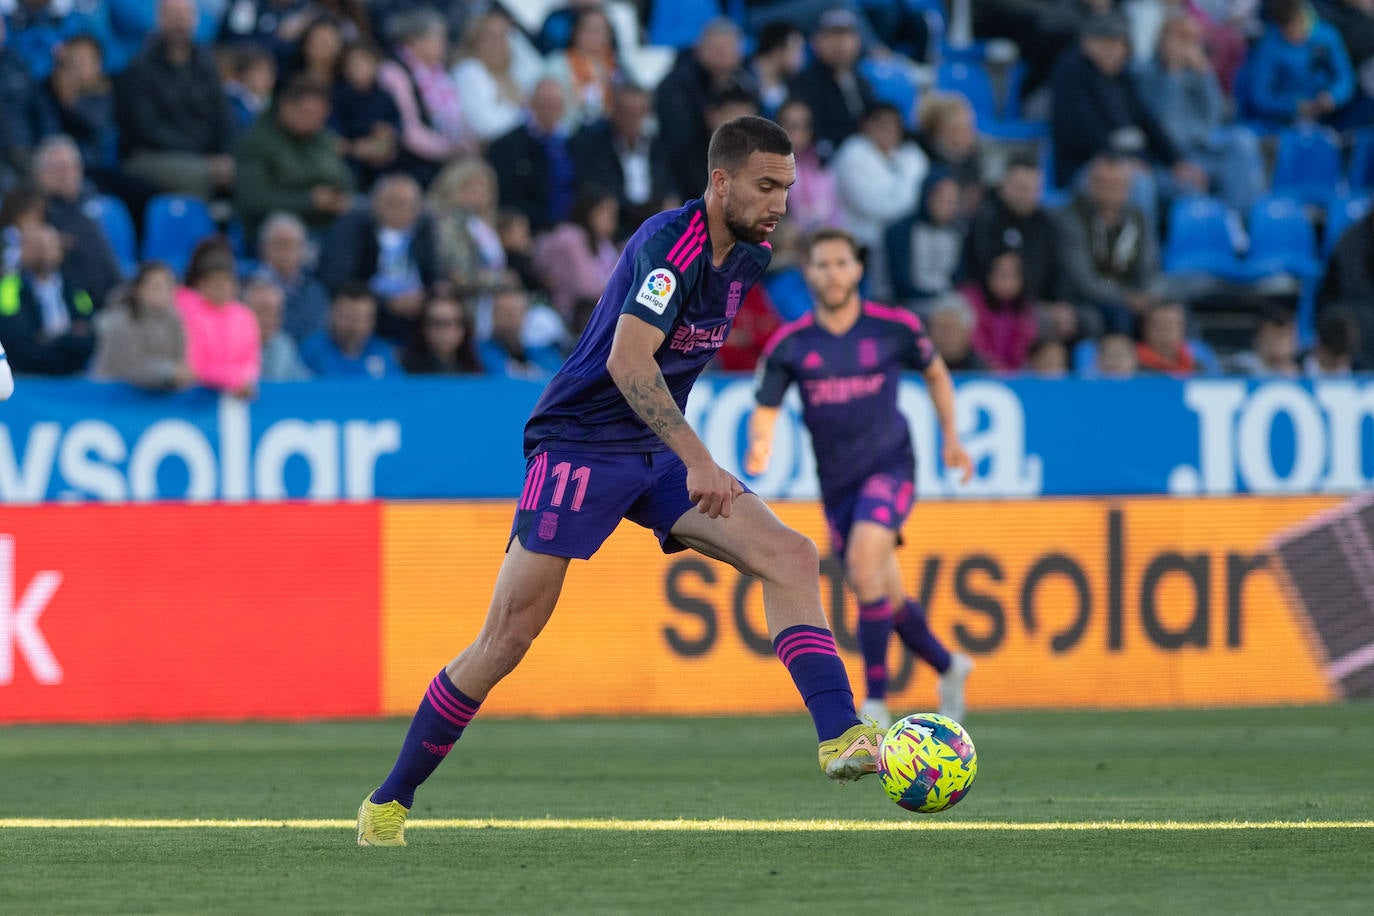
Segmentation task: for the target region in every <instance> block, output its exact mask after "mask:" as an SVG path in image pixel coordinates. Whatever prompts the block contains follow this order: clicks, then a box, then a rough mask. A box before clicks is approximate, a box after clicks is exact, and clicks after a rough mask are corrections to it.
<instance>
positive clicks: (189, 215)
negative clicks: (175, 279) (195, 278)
mask: <svg viewBox="0 0 1374 916" xmlns="http://www.w3.org/2000/svg"><path fill="white" fill-rule="evenodd" d="M216 231H218V230H216V228H215V221H214V220H213V219H211V218H210V211H209V210H208V209H206V207H205V204H204V203H203V202H202V201H200V200H198V199H196V198H194V197H183V196H181V195H177V194H159V195H157V196H156V197H154V198H153V199H152V200H150V201H148V212H147V214H146V216H145V217H144V220H143V260H145V261H166V262H167V263H168V264H169V265H171V267H172V270H174V271H176V273H177V276H181V275H182V274H183V273H184V272H185V270H186V264H187V262H188V261H189V260H190V259H191V252H192V251H193V250H195V247H196V245H198V244H200V242H201V240H202V239H205V238H208V237H209V236H212V235H214V234H215V233H216Z"/></svg>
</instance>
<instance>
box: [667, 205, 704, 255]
mask: <svg viewBox="0 0 1374 916" xmlns="http://www.w3.org/2000/svg"><path fill="white" fill-rule="evenodd" d="M702 238H705V230H704V228H703V227H702V225H701V211H700V210H698V211H696V212H695V213H693V214H692V218H691V220H689V221H688V223H687V229H686V231H684V232H683V233H682V235H681V237H679V238H678V240H677V244H676V245H674V246H673V247H672V250H671V251H669V252H668V257H667V260H668V261H669V262H670V263H676V262H677V260H678V259H679V258H681V257H682V256H683V254H685V253H686V252H687V251H688V250H690V248H691V246H692V245H693V244H695V243H696V242H697V241H698V240H699V239H702Z"/></svg>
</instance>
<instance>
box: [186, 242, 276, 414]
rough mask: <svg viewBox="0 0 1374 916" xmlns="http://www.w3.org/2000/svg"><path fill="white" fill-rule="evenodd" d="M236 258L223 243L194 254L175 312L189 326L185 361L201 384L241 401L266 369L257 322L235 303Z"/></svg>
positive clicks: (206, 245) (204, 246)
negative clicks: (236, 397)
mask: <svg viewBox="0 0 1374 916" xmlns="http://www.w3.org/2000/svg"><path fill="white" fill-rule="evenodd" d="M238 292H239V281H238V276H237V273H236V271H235V266H234V253H233V251H232V250H231V249H230V247H229V243H228V242H227V241H225V240H224V239H222V238H211V239H206V240H205V241H203V242H201V243H200V244H199V245H197V246H196V250H195V251H194V252H193V253H192V254H191V264H190V266H189V267H187V268H186V285H185V286H183V287H182V288H181V289H179V290H177V311H178V312H180V313H181V321H182V324H184V325H185V326H186V360H187V362H188V363H189V364H190V366H191V374H192V375H193V376H195V380H196V382H197V383H199V384H201V385H205V386H206V387H208V388H215V389H218V390H220V391H227V392H229V393H230V394H234V395H238V396H239V397H245V398H246V397H252V396H253V395H254V394H255V393H256V392H257V387H258V374H259V372H260V371H261V369H262V347H261V345H260V344H259V339H258V320H257V318H255V317H254V316H253V312H252V311H251V310H250V309H249V308H248V306H246V305H244V304H243V303H241V302H238V301H237V298H238Z"/></svg>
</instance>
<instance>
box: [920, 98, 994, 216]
mask: <svg viewBox="0 0 1374 916" xmlns="http://www.w3.org/2000/svg"><path fill="white" fill-rule="evenodd" d="M916 140H917V142H919V143H920V144H921V148H922V149H923V150H925V154H926V156H927V157H928V158H929V159H930V164H931V166H933V167H934V166H938V167H943V168H944V170H945V171H946V172H948V173H949V174H950V175H952V176H954V179H955V180H956V181H957V182H959V208H958V214H959V217H960V220H961V221H964V220H968V219H970V218H971V217H972V216H973V214H974V213H975V212H977V210H978V205H979V204H981V203H982V202H983V172H982V166H981V165H980V163H979V153H978V130H977V128H976V126H975V124H974V117H973V106H972V105H970V104H969V103H968V99H966V98H964V97H963V96H962V95H959V94H958V93H956V92H929V93H926V95H925V96H924V97H923V98H922V99H921V110H920V115H919V118H918V121H917V133H916Z"/></svg>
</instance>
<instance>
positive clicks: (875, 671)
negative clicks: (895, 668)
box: [867, 665, 887, 680]
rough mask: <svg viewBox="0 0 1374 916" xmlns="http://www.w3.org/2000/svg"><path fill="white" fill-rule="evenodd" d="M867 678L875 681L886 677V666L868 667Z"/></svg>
mask: <svg viewBox="0 0 1374 916" xmlns="http://www.w3.org/2000/svg"><path fill="white" fill-rule="evenodd" d="M867 676H868V677H870V678H873V679H874V680H877V679H878V678H880V677H887V665H869V666H868V668H867Z"/></svg>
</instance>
